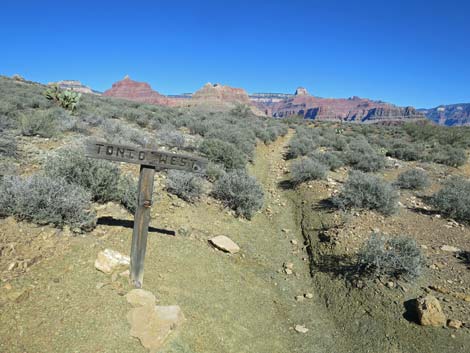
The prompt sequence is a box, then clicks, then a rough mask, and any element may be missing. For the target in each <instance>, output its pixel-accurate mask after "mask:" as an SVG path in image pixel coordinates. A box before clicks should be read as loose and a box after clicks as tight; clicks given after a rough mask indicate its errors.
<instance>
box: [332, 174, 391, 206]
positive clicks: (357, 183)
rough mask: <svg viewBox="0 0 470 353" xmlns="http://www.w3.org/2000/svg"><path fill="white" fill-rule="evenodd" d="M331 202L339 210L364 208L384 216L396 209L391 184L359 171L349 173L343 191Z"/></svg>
mask: <svg viewBox="0 0 470 353" xmlns="http://www.w3.org/2000/svg"><path fill="white" fill-rule="evenodd" d="M332 201H333V204H335V205H336V206H337V207H339V208H343V209H344V208H354V207H357V208H364V209H370V210H377V211H378V212H380V213H383V214H385V215H390V214H393V213H395V212H396V211H397V209H398V193H397V191H396V190H395V188H394V187H393V186H392V185H391V184H389V183H387V182H385V181H384V180H382V179H379V178H378V177H376V176H373V175H370V174H366V173H362V172H359V171H352V172H351V174H350V175H349V178H348V180H347V181H346V183H345V184H344V186H343V189H342V190H341V192H340V193H339V194H338V195H337V196H335V197H333V199H332Z"/></svg>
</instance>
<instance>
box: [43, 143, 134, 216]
mask: <svg viewBox="0 0 470 353" xmlns="http://www.w3.org/2000/svg"><path fill="white" fill-rule="evenodd" d="M44 172H45V175H46V176H48V177H50V178H56V179H61V178H62V179H65V180H66V181H67V182H68V183H71V184H77V185H79V186H81V187H83V188H84V189H86V190H88V191H89V192H90V193H91V197H92V200H93V201H96V202H100V203H104V202H108V201H117V202H120V203H121V204H122V205H123V206H124V207H125V208H126V209H127V210H129V212H131V213H133V212H135V207H136V195H137V182H136V181H134V179H132V178H131V177H130V176H127V175H121V172H120V170H119V168H118V166H117V164H115V163H112V162H108V161H103V160H97V159H92V158H88V157H86V156H85V154H84V151H83V150H82V149H80V148H63V149H61V150H59V151H57V152H56V153H55V154H53V155H52V156H49V158H48V159H47V161H46V163H45V166H44Z"/></svg>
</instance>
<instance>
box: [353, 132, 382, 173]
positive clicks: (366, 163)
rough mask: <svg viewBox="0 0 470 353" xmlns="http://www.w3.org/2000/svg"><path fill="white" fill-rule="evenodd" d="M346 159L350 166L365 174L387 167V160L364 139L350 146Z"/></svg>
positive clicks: (355, 141)
mask: <svg viewBox="0 0 470 353" xmlns="http://www.w3.org/2000/svg"><path fill="white" fill-rule="evenodd" d="M345 158H346V160H347V162H348V164H349V165H350V166H352V167H353V168H354V169H358V170H361V171H363V172H376V171H378V170H380V169H383V168H384V167H385V158H384V157H383V156H382V155H380V154H378V153H377V152H376V151H375V150H374V149H373V148H372V147H371V146H370V145H369V143H367V141H364V140H362V139H359V140H354V141H352V142H351V143H350V144H349V145H348V147H347V149H346V151H345Z"/></svg>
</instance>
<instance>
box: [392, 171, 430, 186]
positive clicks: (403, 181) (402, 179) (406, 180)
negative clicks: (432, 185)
mask: <svg viewBox="0 0 470 353" xmlns="http://www.w3.org/2000/svg"><path fill="white" fill-rule="evenodd" d="M395 185H397V186H398V187H399V188H400V189H423V188H425V187H426V186H428V185H429V178H428V173H426V172H425V171H424V170H421V169H410V170H407V171H405V172H403V173H401V174H400V175H399V176H398V178H397V181H396V183H395Z"/></svg>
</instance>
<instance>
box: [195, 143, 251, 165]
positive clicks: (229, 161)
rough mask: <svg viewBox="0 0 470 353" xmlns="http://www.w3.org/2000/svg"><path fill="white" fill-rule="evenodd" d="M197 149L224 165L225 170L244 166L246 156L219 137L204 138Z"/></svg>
mask: <svg viewBox="0 0 470 353" xmlns="http://www.w3.org/2000/svg"><path fill="white" fill-rule="evenodd" d="M199 151H200V152H201V153H203V154H204V155H205V156H207V158H208V159H209V160H210V161H212V162H214V163H218V164H222V165H224V167H225V168H226V169H227V170H233V169H241V168H244V167H245V164H246V156H245V155H244V154H243V153H242V152H241V151H240V150H238V149H237V148H236V147H235V146H234V145H233V144H231V143H229V142H225V141H222V140H219V139H205V140H204V141H203V142H202V143H201V145H200V146H199Z"/></svg>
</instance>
